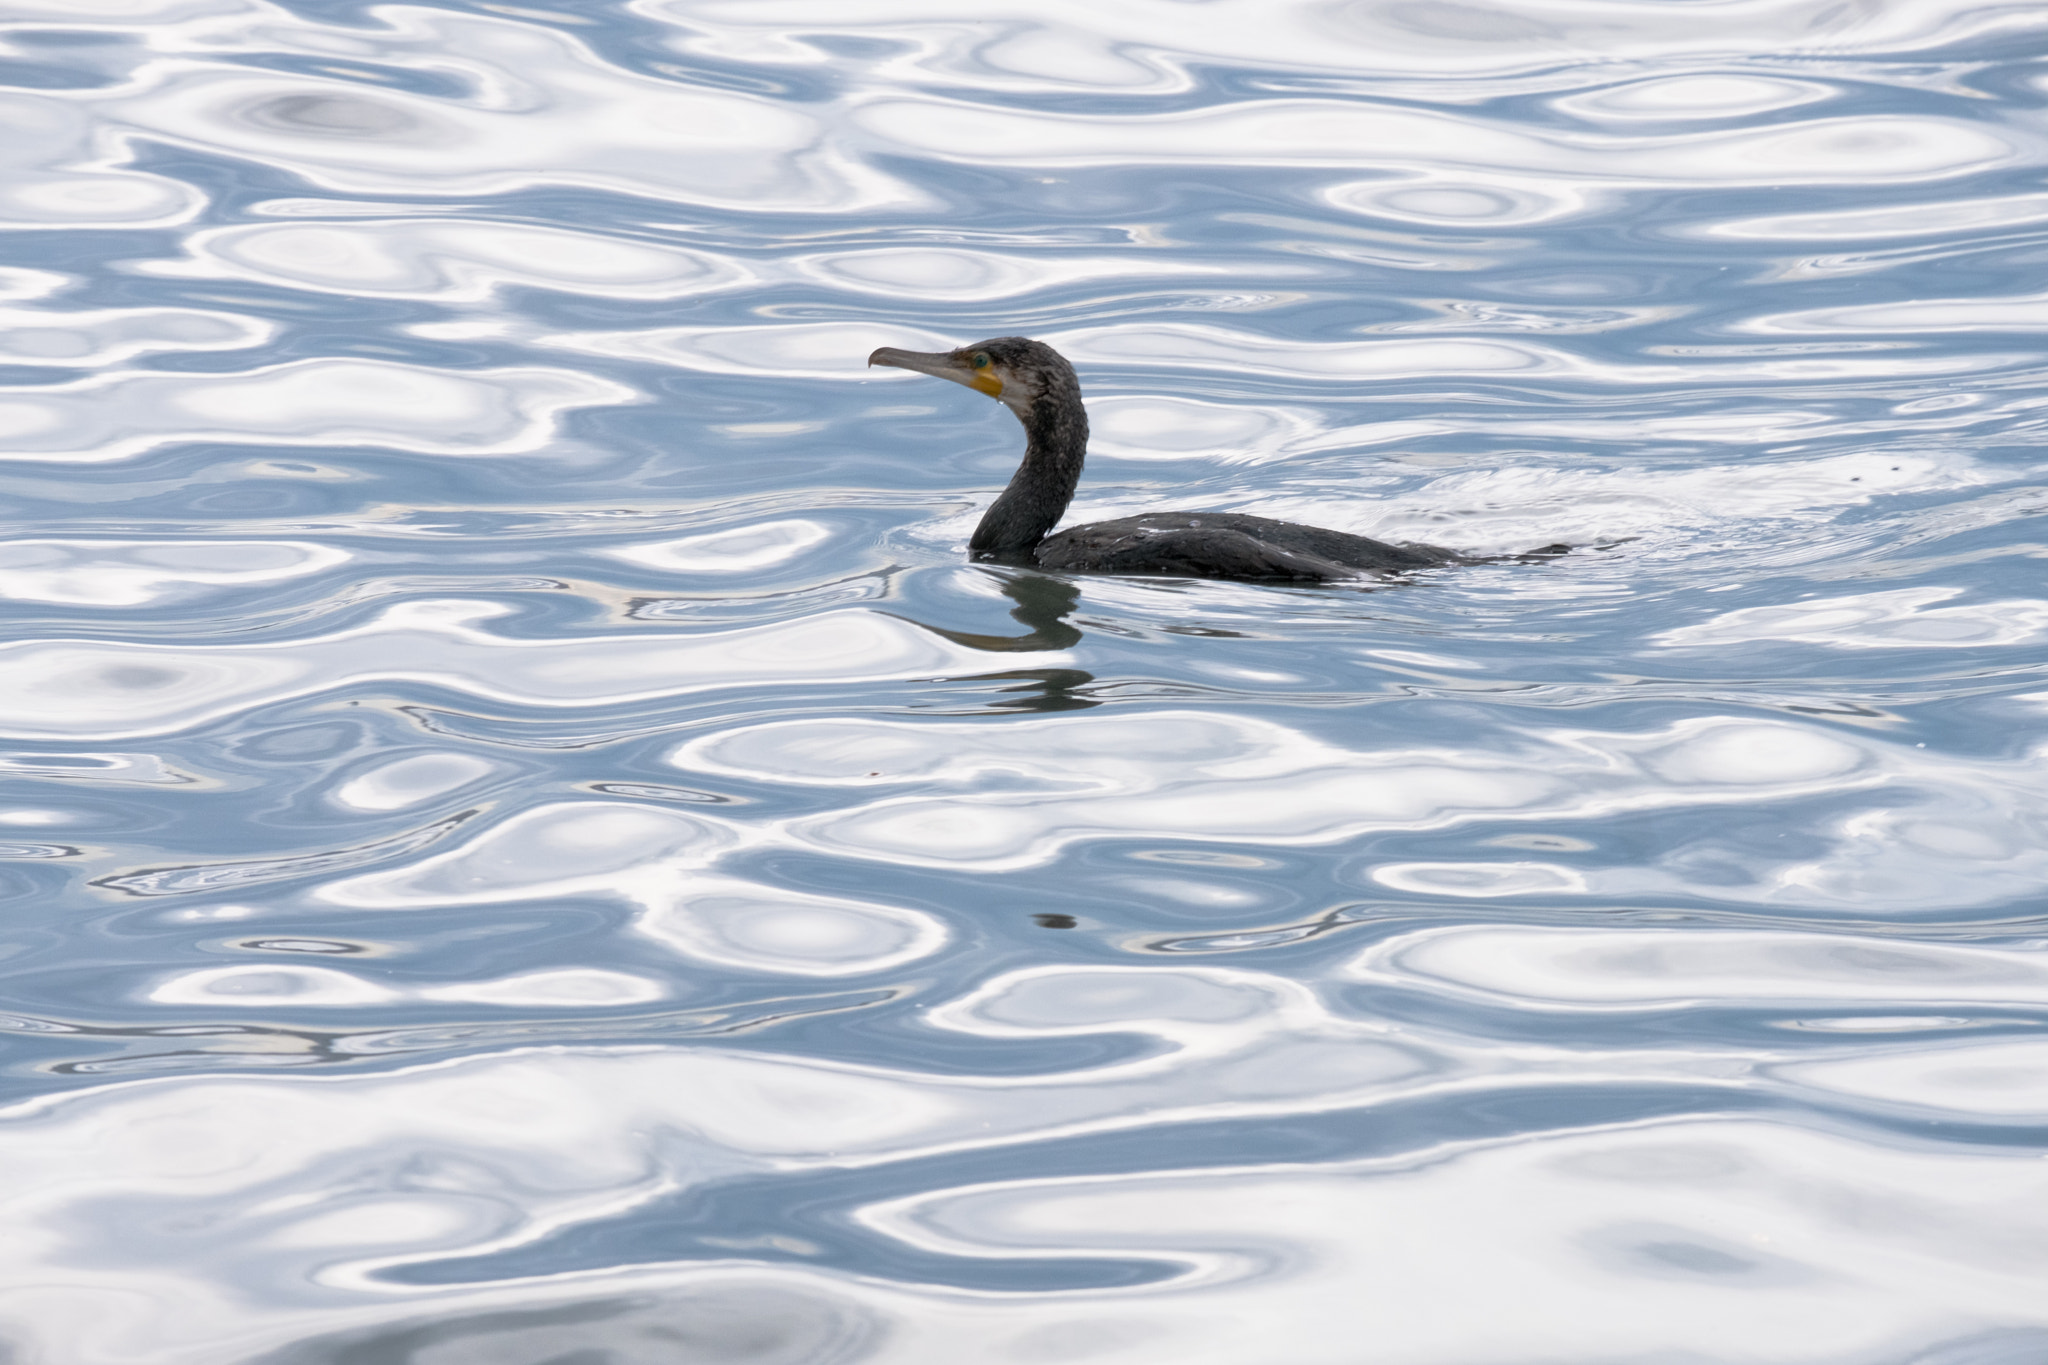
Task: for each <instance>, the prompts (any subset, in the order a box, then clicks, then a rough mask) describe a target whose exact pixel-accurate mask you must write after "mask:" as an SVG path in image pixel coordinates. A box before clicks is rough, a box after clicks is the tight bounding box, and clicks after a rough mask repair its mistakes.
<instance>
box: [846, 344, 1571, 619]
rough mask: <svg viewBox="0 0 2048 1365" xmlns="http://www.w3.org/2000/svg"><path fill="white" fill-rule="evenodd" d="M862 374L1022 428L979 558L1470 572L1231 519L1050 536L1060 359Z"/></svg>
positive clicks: (1076, 426) (1074, 457) (1142, 568)
mask: <svg viewBox="0 0 2048 1365" xmlns="http://www.w3.org/2000/svg"><path fill="white" fill-rule="evenodd" d="M868 364H870V365H893V366H895V367H896V368H897V369H900V370H915V371H917V372H918V373H919V374H933V375H937V376H938V377H939V378H941V379H950V380H952V381H953V382H954V383H956V384H965V385H966V386H967V387H968V388H970V389H974V390H976V391H977V392H980V393H985V394H987V395H988V396H989V397H991V398H993V399H995V400H996V401H997V402H999V403H1001V404H1002V405H1003V406H1004V407H1007V408H1008V409H1009V410H1010V411H1012V412H1014V413H1016V414H1017V419H1018V420H1019V421H1021V422H1023V423H1024V431H1025V433H1026V436H1027V441H1026V444H1025V447H1024V463H1023V464H1021V465H1019V466H1018V468H1017V473H1016V475H1015V477H1013V478H1012V479H1011V480H1010V486H1009V487H1008V488H1005V489H1004V490H1003V492H1002V495H1001V496H1000V497H998V498H997V499H996V500H995V502H994V503H993V504H991V505H990V507H989V509H988V512H987V513H986V514H985V515H984V516H983V517H982V519H981V524H980V525H979V526H977V527H975V528H974V537H973V539H971V540H969V541H968V542H967V548H968V552H969V553H970V554H972V555H973V556H974V557H975V558H976V559H984V560H997V561H1000V562H1003V563H1010V564H1033V565H1036V566H1038V567H1039V568H1041V569H1052V570H1055V571H1058V570H1069V571H1081V572H1089V573H1126V574H1160V575H1166V576H1170V577H1174V578H1286V579H1295V580H1302V579H1306V580H1309V581H1311V582H1317V583H1327V582H1331V581H1333V580H1337V579H1346V578H1357V577H1359V576H1360V575H1361V574H1367V573H1389V572H1394V573H1398V572H1401V571H1404V570H1409V569H1425V568H1428V567H1430V566H1431V565H1435V564H1471V563H1475V562H1477V560H1475V559H1474V558H1471V557H1468V556H1465V555H1461V554H1458V553H1456V552H1455V551H1452V550H1445V549H1440V548H1438V547H1437V546H1434V545H1390V544H1388V543H1387V542H1386V541H1383V540H1373V539H1371V538H1370V537H1367V536H1354V535H1348V534H1346V533H1345V532H1343V531H1326V530H1324V529H1322V528H1321V527H1318V526H1303V525H1301V524H1300V523H1299V522H1293V521H1274V520H1273V519H1272V518H1270V517H1252V516H1246V515H1244V514H1243V513H1240V512H1146V513H1144V514H1142V515H1140V516H1135V517H1120V518H1118V519H1117V520H1115V521H1097V522H1091V523H1090V524H1088V525H1086V526H1074V527H1070V528H1068V529H1067V530H1064V531H1061V532H1060V533H1059V534H1058V535H1051V534H1048V533H1049V532H1051V530H1052V528H1053V527H1054V526H1056V525H1058V524H1059V519H1060V517H1061V516H1062V515H1063V514H1064V513H1065V512H1066V510H1067V504H1068V503H1069V502H1071V501H1073V497H1074V485H1075V484H1077V483H1079V482H1080V479H1081V462H1082V460H1083V459H1084V458H1086V456H1087V454H1088V414H1087V413H1086V412H1085V411H1084V410H1083V409H1082V407H1081V383H1080V381H1079V380H1078V379H1076V378H1075V377H1074V367H1073V366H1072V365H1069V364H1068V363H1067V358H1066V357H1065V356H1063V355H1061V354H1060V353H1059V352H1058V351H1055V350H1054V349H1053V348H1052V347H1050V346H1048V345H1046V344H1045V343H1044V342H1042V341H1033V340H1031V339H1030V338H1029V337H994V338H991V339H990V340H988V341H979V342H976V343H975V344H974V345H972V346H963V347H961V348H960V349H959V350H957V351H936V352H931V353H926V352H922V351H899V350H897V349H896V348H895V347H894V346H884V347H882V348H881V349H880V350H877V351H876V352H875V353H874V354H873V355H871V356H869V357H868ZM1562 548H1563V547H1561V546H1560V547H1554V548H1552V549H1551V550H1549V551H1548V553H1557V552H1558V551H1559V550H1561V549H1562ZM1539 553H1544V552H1539Z"/></svg>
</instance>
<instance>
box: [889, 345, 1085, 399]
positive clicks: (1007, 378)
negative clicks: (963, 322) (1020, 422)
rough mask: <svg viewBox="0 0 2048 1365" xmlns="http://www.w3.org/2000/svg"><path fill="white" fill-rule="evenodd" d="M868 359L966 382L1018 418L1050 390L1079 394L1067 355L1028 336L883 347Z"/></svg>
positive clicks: (957, 381)
mask: <svg viewBox="0 0 2048 1365" xmlns="http://www.w3.org/2000/svg"><path fill="white" fill-rule="evenodd" d="M868 364H870V365H893V366H895V367H896V368H897V369H899V370H915V371H917V372H918V373H919V374H932V375H937V376H938V377H939V378H941V379H950V380H952V381H953V382H954V383H955V384H965V385H966V386H967V387H968V388H970V389H973V390H974V391H975V392H977V393H985V394H987V395H988V396H989V397H991V398H993V399H995V400H996V401H997V402H998V403H1001V404H1002V405H1003V406H1004V407H1006V408H1008V409H1010V410H1011V411H1012V412H1014V413H1016V414H1017V415H1018V416H1019V417H1029V416H1030V415H1031V408H1032V405H1033V404H1035V403H1036V402H1037V401H1038V399H1039V397H1040V396H1041V395H1043V394H1045V393H1047V392H1050V391H1053V390H1055V389H1072V390H1073V391H1074V393H1075V395H1076V396H1077V397H1078V396H1079V391H1080V385H1079V383H1078V381H1077V380H1076V379H1075V378H1074V367H1073V366H1071V365H1069V364H1068V363H1067V359H1066V357H1065V356H1063V355H1061V354H1060V353H1059V352H1058V351H1055V350H1054V349H1053V348H1052V347H1050V346H1048V345H1046V344H1045V343H1044V342H1042V341H1033V340H1031V338H1029V337H991V338H989V339H988V340H987V341H977V342H975V343H974V344H973V345H971V346H962V347H961V348H960V349H959V350H957V351H900V350H898V349H896V348H895V347H894V346H883V347H881V348H879V349H878V350H876V351H875V353H874V354H873V355H870V356H869V357H868Z"/></svg>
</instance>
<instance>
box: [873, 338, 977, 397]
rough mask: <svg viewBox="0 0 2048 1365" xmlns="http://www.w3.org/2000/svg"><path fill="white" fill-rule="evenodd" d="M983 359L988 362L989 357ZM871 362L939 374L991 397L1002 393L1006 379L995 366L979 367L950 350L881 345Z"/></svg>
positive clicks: (940, 376) (900, 368)
mask: <svg viewBox="0 0 2048 1365" xmlns="http://www.w3.org/2000/svg"><path fill="white" fill-rule="evenodd" d="M983 360H984V362H985V361H986V357H983ZM868 364H870V365H893V366H895V367H896V368H897V369H899V370H916V371H917V372H918V373H919V374H932V375H937V376H938V377H939V378H941V379H950V380H952V381H953V382H954V383H955V384H965V385H966V386H967V387H968V388H970V389H973V390H974V391H975V392H976V393H985V394H987V395H988V396H989V397H991V398H1001V397H1002V396H1003V381H1002V380H1000V379H998V378H996V376H995V374H994V372H993V371H994V367H993V366H990V365H987V364H986V363H984V365H983V367H982V368H981V369H978V370H977V369H975V368H974V367H973V366H971V365H969V364H966V363H965V362H963V361H962V360H961V359H960V358H959V357H958V356H956V355H955V354H954V353H953V352H951V351H899V350H897V349H896V348H895V347H894V346H882V347H878V348H876V350H875V353H874V354H873V355H871V356H869V357H868Z"/></svg>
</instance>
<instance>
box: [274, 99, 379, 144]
mask: <svg viewBox="0 0 2048 1365" xmlns="http://www.w3.org/2000/svg"><path fill="white" fill-rule="evenodd" d="M248 116H249V121H250V122H251V123H257V124H261V125H263V126H264V127H266V128H275V129H277V130H279V131H280V132H287V133H313V134H315V135H318V136H321V137H380V138H381V137H392V136H395V135H397V134H401V133H408V132H411V131H413V130H414V129H416V128H418V127H419V120H418V119H416V118H414V117H413V116H412V115H411V114H408V113H406V112H405V111H404V110H403V109H395V108H393V107H392V106H391V105H388V104H383V103H379V102H378V101H376V100H366V99H360V98H357V97H354V96H344V95H285V96H283V97H282V98H279V99H274V100H270V101H267V102H266V103H263V104H259V105H257V106H256V107H255V108H253V109H251V110H250V111H249V115H248Z"/></svg>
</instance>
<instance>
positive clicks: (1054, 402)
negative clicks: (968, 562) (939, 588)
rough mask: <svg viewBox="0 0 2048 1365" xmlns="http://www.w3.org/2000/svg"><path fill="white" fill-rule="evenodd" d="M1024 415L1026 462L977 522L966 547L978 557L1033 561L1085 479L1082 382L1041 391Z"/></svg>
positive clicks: (1085, 417)
mask: <svg viewBox="0 0 2048 1365" xmlns="http://www.w3.org/2000/svg"><path fill="white" fill-rule="evenodd" d="M1021 420H1022V421H1023V423H1024V433H1025V437H1026V441H1025V446H1024V463H1023V464H1021V465H1019V466H1018V467H1017V473H1016V474H1015V475H1014V476H1013V477H1012V478H1011V479H1010V486H1009V487H1008V488H1005V489H1004V490H1003V492H1002V496H1000V497H998V498H997V499H996V500H995V501H994V502H993V503H991V504H990V505H989V509H988V511H987V513H986V514H984V515H983V517H982V519H981V524H980V525H979V526H977V527H975V528H974V538H973V539H972V540H969V541H968V542H967V549H968V552H969V553H971V554H972V555H973V556H974V557H975V558H976V559H1022V560H1025V561H1028V560H1029V559H1030V558H1031V552H1032V550H1034V549H1036V548H1037V546H1038V542H1039V541H1041V540H1044V539H1045V538H1046V536H1047V535H1048V534H1049V533H1050V532H1051V531H1052V528H1053V527H1055V526H1057V525H1059V520H1060V518H1061V517H1062V516H1064V515H1065V514H1066V510H1067V504H1068V503H1070V502H1072V501H1073V500H1074V487H1075V485H1076V484H1078V483H1080V481H1081V462H1082V461H1083V460H1084V459H1085V458H1087V455H1088V414H1087V412H1086V411H1085V410H1084V409H1083V408H1082V406H1081V394H1080V390H1079V388H1078V386H1076V388H1075V389H1074V391H1073V393H1071V394H1064V393H1058V392H1053V393H1048V394H1046V395H1044V396H1042V397H1041V398H1040V399H1039V400H1038V401H1037V402H1036V403H1034V404H1033V405H1032V407H1031V413H1030V415H1029V416H1027V417H1023V418H1022V419H1021Z"/></svg>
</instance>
